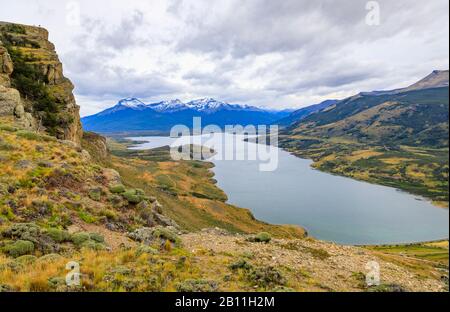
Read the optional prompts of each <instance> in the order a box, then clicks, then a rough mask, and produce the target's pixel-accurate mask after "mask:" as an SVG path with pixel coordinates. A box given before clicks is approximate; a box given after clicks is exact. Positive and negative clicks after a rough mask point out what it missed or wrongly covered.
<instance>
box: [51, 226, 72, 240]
mask: <svg viewBox="0 0 450 312" xmlns="http://www.w3.org/2000/svg"><path fill="white" fill-rule="evenodd" d="M47 235H48V236H50V237H51V238H52V239H53V240H54V241H55V242H57V243H63V242H65V241H69V240H70V234H69V232H67V231H64V230H60V229H55V228H51V229H47Z"/></svg>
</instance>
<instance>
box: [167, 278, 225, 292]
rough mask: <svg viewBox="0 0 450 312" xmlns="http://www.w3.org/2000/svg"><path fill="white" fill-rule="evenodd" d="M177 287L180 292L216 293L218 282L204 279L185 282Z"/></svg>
mask: <svg viewBox="0 0 450 312" xmlns="http://www.w3.org/2000/svg"><path fill="white" fill-rule="evenodd" d="M176 287H177V291H178V292H215V291H217V289H218V286H217V282H215V281H212V280H202V279H198V280H195V279H189V280H185V281H184V282H182V283H179V284H178V285H177V286H176Z"/></svg>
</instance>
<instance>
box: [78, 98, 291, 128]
mask: <svg viewBox="0 0 450 312" xmlns="http://www.w3.org/2000/svg"><path fill="white" fill-rule="evenodd" d="M291 112H292V111H290V110H268V109H262V108H258V107H254V106H249V105H238V104H228V103H224V102H220V101H217V100H215V99H212V98H204V99H199V100H193V101H190V102H187V103H183V102H182V101H180V100H178V99H176V100H170V101H162V102H157V103H150V104H146V103H144V102H143V101H141V100H139V99H137V98H126V99H123V100H120V101H119V102H118V103H117V104H116V105H115V106H113V107H111V108H108V109H106V110H104V111H102V112H100V113H98V114H95V115H92V116H88V117H84V118H82V120H81V121H82V123H83V127H84V129H85V130H88V131H97V132H105V133H107V132H120V131H146V130H156V131H169V130H170V129H171V128H172V127H173V126H175V125H178V124H182V125H186V126H191V125H192V119H193V117H201V118H202V124H203V125H210V124H213V125H218V126H219V127H221V128H224V126H226V125H235V124H239V125H243V126H246V125H269V124H272V123H273V122H275V121H277V120H279V119H282V118H284V117H287V116H288V115H289V114H290V113H291Z"/></svg>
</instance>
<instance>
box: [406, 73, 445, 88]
mask: <svg viewBox="0 0 450 312" xmlns="http://www.w3.org/2000/svg"><path fill="white" fill-rule="evenodd" d="M448 82H449V75H448V70H433V72H431V74H429V75H428V76H426V77H425V78H423V79H421V80H419V81H418V82H416V83H414V84H412V85H410V86H409V87H407V88H406V90H408V91H410V90H420V89H430V88H441V87H448V85H449V83H448Z"/></svg>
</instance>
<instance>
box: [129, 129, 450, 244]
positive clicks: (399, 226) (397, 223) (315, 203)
mask: <svg viewBox="0 0 450 312" xmlns="http://www.w3.org/2000/svg"><path fill="white" fill-rule="evenodd" d="M226 136H231V137H232V138H234V139H235V140H236V141H235V142H241V141H242V139H243V137H241V136H234V137H233V136H232V135H231V134H226ZM196 138H197V139H198V137H196ZM202 138H203V140H202V142H201V144H202V145H204V146H208V147H212V148H214V150H215V151H216V152H217V156H216V158H218V156H219V155H220V156H223V155H224V151H225V149H226V148H229V147H230V143H229V142H224V139H223V134H219V133H217V134H215V135H214V136H212V137H208V138H207V140H206V141H207V142H205V137H202ZM228 138H229V137H228ZM131 139H133V140H135V141H142V142H144V143H142V144H138V145H136V146H134V147H132V149H151V148H156V147H161V146H167V145H172V146H174V145H176V146H180V145H185V144H190V143H194V144H198V141H196V142H193V141H192V137H183V138H182V139H175V138H169V137H138V138H131ZM228 141H230V140H228ZM234 146H235V151H234V155H235V156H236V155H240V156H242V155H244V154H246V153H248V151H252V150H253V149H257V148H259V147H261V146H262V145H258V144H255V143H250V142H249V143H247V142H246V143H245V144H237V145H236V144H234ZM264 148H269V147H265V146H264ZM270 151H271V153H276V154H277V155H278V166H277V169H276V170H274V171H261V170H259V169H260V164H261V162H259V161H254V160H218V159H215V158H212V159H211V160H210V161H212V162H213V163H214V164H215V167H214V168H213V171H214V173H215V179H216V180H217V181H218V186H219V187H220V188H221V189H222V190H224V191H225V192H226V194H227V195H228V198H229V200H228V202H229V203H230V204H233V205H236V206H239V207H243V208H249V209H250V210H251V211H252V213H253V214H254V215H255V217H256V218H257V219H259V220H262V221H266V222H269V223H273V224H297V225H300V226H302V227H304V228H306V229H307V231H308V233H309V234H310V235H311V236H313V237H316V238H319V239H322V240H327V241H333V242H337V243H341V244H387V243H410V242H419V241H430V240H438V239H444V238H448V232H449V212H448V209H442V208H437V207H435V206H433V205H432V204H431V203H430V202H429V201H426V200H424V199H421V198H418V197H417V196H414V195H411V194H407V193H405V192H402V191H399V190H396V189H394V188H389V187H385V186H379V185H373V184H369V183H365V182H360V181H356V180H353V179H349V178H344V177H339V176H334V175H331V174H327V173H323V172H320V171H318V170H315V169H313V168H311V166H310V165H311V163H312V162H311V161H310V160H306V159H301V158H298V157H295V156H293V155H291V154H289V153H287V152H286V151H283V150H282V149H278V148H277V147H270ZM222 158H224V157H222ZM235 158H237V157H235ZM238 159H239V158H238Z"/></svg>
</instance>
